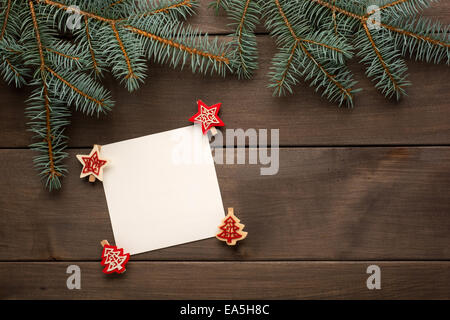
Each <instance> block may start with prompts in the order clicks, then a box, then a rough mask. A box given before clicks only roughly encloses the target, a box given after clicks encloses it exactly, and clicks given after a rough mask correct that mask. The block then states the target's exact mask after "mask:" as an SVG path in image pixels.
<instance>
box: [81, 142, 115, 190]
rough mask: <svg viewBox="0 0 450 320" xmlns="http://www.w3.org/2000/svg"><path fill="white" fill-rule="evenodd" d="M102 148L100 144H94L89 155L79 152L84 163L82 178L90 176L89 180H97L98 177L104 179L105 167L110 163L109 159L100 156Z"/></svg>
mask: <svg viewBox="0 0 450 320" xmlns="http://www.w3.org/2000/svg"><path fill="white" fill-rule="evenodd" d="M100 149H101V146H100V145H98V144H94V147H93V148H92V150H91V153H89V154H88V155H84V154H77V159H78V161H80V162H81V164H82V165H83V168H82V169H81V174H80V178H84V177H87V176H89V182H95V179H96V178H97V179H98V180H100V181H103V169H104V168H105V167H106V166H107V165H108V163H109V161H108V160H106V159H102V158H100Z"/></svg>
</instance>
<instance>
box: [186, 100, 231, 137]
mask: <svg viewBox="0 0 450 320" xmlns="http://www.w3.org/2000/svg"><path fill="white" fill-rule="evenodd" d="M221 105H222V103H217V104H214V105H212V106H210V107H208V106H207V105H206V104H205V103H204V102H203V101H202V100H198V101H197V107H198V112H197V113H196V114H194V115H193V116H192V117H190V118H189V121H191V122H194V123H201V125H202V132H203V134H205V133H206V132H208V130H211V134H212V135H213V136H215V135H216V134H217V129H216V128H215V127H223V126H225V123H224V122H223V121H222V119H220V118H219V116H218V113H219V110H220V107H221Z"/></svg>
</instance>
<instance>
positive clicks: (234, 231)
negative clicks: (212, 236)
mask: <svg viewBox="0 0 450 320" xmlns="http://www.w3.org/2000/svg"><path fill="white" fill-rule="evenodd" d="M244 227H245V225H243V224H242V223H240V220H239V219H238V217H236V216H235V215H234V209H233V208H228V214H227V216H226V217H225V218H224V219H223V220H222V224H221V225H220V226H219V229H220V232H219V233H218V234H217V235H216V238H217V239H219V240H220V241H225V242H226V243H227V245H229V246H234V245H236V243H237V242H238V241H240V240H244V239H245V238H246V237H247V233H248V232H245V231H242V230H243V229H244Z"/></svg>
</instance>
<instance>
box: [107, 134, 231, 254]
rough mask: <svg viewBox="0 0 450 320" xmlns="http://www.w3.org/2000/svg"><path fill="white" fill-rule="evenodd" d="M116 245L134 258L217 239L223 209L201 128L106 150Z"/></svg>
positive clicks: (108, 186) (210, 155)
mask: <svg viewBox="0 0 450 320" xmlns="http://www.w3.org/2000/svg"><path fill="white" fill-rule="evenodd" d="M101 155H102V157H103V158H105V159H107V160H109V161H110V163H109V164H108V167H106V168H105V171H104V178H103V187H104V189H105V194H106V201H107V204H108V209H109V215H110V218H111V224H112V228H113V232H114V238H115V242H116V245H117V246H118V247H120V248H123V249H124V251H125V252H129V253H130V254H137V253H142V252H146V251H150V250H155V249H161V248H165V247H169V246H174V245H179V244H182V243H186V242H191V241H196V240H201V239H205V238H210V237H214V236H215V234H216V233H217V228H218V225H219V224H220V223H221V221H222V219H223V218H224V209H223V204H222V198H221V195H220V189H219V184H218V181H217V176H216V171H215V167H214V160H213V157H212V154H211V147H210V145H209V141H208V137H207V136H206V135H203V134H202V130H201V127H200V126H199V125H194V126H189V127H185V128H180V129H175V130H171V131H166V132H162V133H158V134H152V135H149V136H145V137H141V138H137V139H131V140H126V141H122V142H117V143H112V144H108V145H104V146H102V149H101Z"/></svg>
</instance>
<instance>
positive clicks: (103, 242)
mask: <svg viewBox="0 0 450 320" xmlns="http://www.w3.org/2000/svg"><path fill="white" fill-rule="evenodd" d="M100 244H101V245H102V247H104V246H105V245H108V246H109V242H108V240H102V241H101V242H100Z"/></svg>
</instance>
